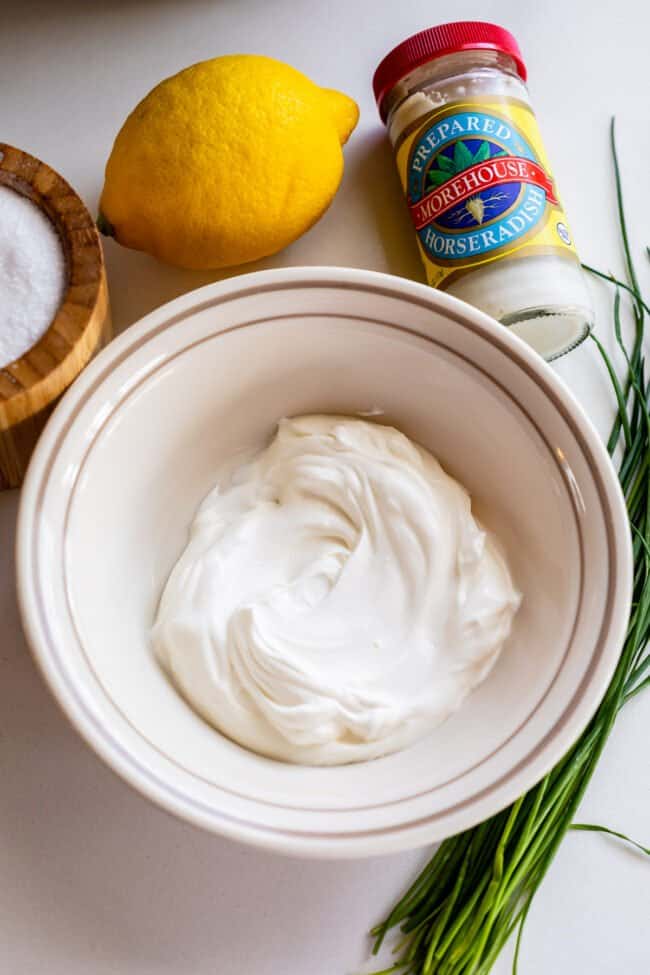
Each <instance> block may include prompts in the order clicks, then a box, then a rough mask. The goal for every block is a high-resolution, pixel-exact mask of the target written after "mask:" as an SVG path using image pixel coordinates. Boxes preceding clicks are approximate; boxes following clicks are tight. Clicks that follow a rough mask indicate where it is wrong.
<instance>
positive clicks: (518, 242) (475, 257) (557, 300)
mask: <svg viewBox="0 0 650 975" xmlns="http://www.w3.org/2000/svg"><path fill="white" fill-rule="evenodd" d="M525 81H526V67H525V65H524V62H523V60H522V56H521V52H520V50H519V47H518V45H517V42H516V40H515V39H514V37H513V36H512V34H510V33H509V32H508V31H506V30H504V29H503V28H502V27H497V26H496V25H494V24H486V23H480V22H472V21H468V22H460V23H453V24H443V25H441V26H440V27H432V28H430V29H429V30H424V31H422V32H421V33H419V34H415V35H414V36H413V37H409V38H408V39H407V40H405V41H403V42H402V43H401V44H399V45H398V46H397V47H396V48H395V49H394V50H393V51H391V52H390V54H388V55H387V56H386V57H385V58H384V60H383V61H382V62H381V64H380V65H379V67H378V68H377V71H376V72H375V76H374V79H373V88H374V92H375V98H376V99H377V105H378V107H379V112H380V115H381V117H382V119H383V121H384V122H385V123H386V125H387V126H388V133H389V136H390V139H391V142H392V144H393V147H394V151H395V157H396V162H397V168H398V170H399V175H400V179H401V182H402V187H403V189H404V193H405V195H406V200H407V204H408V207H409V211H410V214H411V219H412V221H413V225H414V227H415V233H416V236H417V241H418V246H419V248H420V254H421V256H422V261H423V263H424V267H425V270H426V275H427V280H428V282H429V284H430V285H432V286H433V287H435V288H441V289H442V290H444V291H448V292H449V293H450V294H453V295H456V296H457V297H458V298H462V299H464V300H465V301H468V302H470V303H471V304H472V305H475V306H476V307H477V308H480V309H482V310H483V311H485V312H487V314H488V315H492V317H493V318H496V319H498V320H499V321H500V322H501V323H502V324H503V325H506V326H507V327H509V328H510V329H511V330H512V331H513V332H515V333H516V334H517V335H519V336H520V337H521V338H523V339H525V340H526V341H527V342H528V343H529V344H530V345H532V346H533V348H534V349H536V350H537V351H538V352H539V353H540V354H541V355H543V356H544V357H545V358H546V359H548V360H551V359H555V358H557V356H560V355H562V354H563V353H564V352H568V351H569V349H572V348H574V347H575V346H576V345H578V344H579V343H580V342H581V341H582V340H583V339H584V338H585V337H586V336H587V335H588V334H589V330H590V328H591V326H592V323H593V310H592V307H591V302H590V299H589V293H588V290H587V286H586V282H585V276H584V273H583V270H582V268H581V266H580V261H579V258H578V254H577V252H576V249H575V246H574V243H573V236H572V234H571V231H570V229H569V223H568V221H567V218H566V215H565V213H564V210H563V208H562V204H561V202H560V198H559V195H558V192H557V187H556V185H555V182H554V180H553V176H552V173H551V169H550V167H549V163H548V159H547V157H546V153H545V151H544V147H543V145H542V141H541V138H540V134H539V130H538V128H537V121H536V119H535V115H534V113H533V110H532V108H531V105H530V101H529V98H528V90H527V88H526V84H525Z"/></svg>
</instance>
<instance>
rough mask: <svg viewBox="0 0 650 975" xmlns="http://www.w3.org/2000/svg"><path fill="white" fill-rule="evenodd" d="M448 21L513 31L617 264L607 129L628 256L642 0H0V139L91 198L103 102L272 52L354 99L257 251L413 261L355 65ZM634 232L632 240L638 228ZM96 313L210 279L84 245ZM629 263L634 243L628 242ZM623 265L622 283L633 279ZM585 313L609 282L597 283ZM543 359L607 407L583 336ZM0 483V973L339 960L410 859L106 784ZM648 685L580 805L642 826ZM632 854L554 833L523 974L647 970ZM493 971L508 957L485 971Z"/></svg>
mask: <svg viewBox="0 0 650 975" xmlns="http://www.w3.org/2000/svg"><path fill="white" fill-rule="evenodd" d="M449 16H465V17H471V16H474V17H479V18H482V19H493V20H497V21H501V22H502V23H504V24H505V25H506V26H508V27H510V28H511V29H512V30H513V32H514V33H515V34H516V36H517V37H518V38H519V40H520V43H521V46H522V48H523V51H524V56H525V58H526V60H527V62H528V66H529V74H530V79H531V91H532V97H533V102H534V104H535V106H536V109H537V112H538V115H539V116H540V120H541V127H542V132H543V134H544V136H545V141H546V144H547V148H548V150H549V153H550V156H551V159H552V160H553V161H554V167H555V175H556V177H557V180H558V183H559V186H560V188H561V192H562V195H563V198H564V202H565V204H566V206H567V209H568V211H569V216H570V219H571V221H572V226H573V230H574V233H575V235H576V238H577V240H578V244H579V248H580V251H581V254H582V256H583V259H585V260H589V261H590V262H591V263H593V264H595V265H597V266H601V267H605V268H609V267H612V268H614V269H616V270H620V268H621V257H620V250H619V246H618V239H617V237H616V234H615V233H614V232H613V215H614V210H613V203H614V198H613V192H612V179H611V166H610V162H609V156H608V150H607V123H608V119H609V116H610V114H611V113H612V112H616V113H617V115H618V121H619V147H620V151H621V156H622V161H623V173H624V177H625V182H626V187H627V200H628V209H629V215H630V219H631V224H632V228H633V232H632V238H633V242H634V244H635V245H636V250H637V252H638V253H639V254H640V253H641V244H645V243H647V242H648V241H647V237H648V234H649V231H648V228H649V227H650V197H649V196H648V192H647V160H648V158H649V157H650V123H649V122H648V99H647V40H648V35H649V31H648V28H649V27H650V11H649V10H648V6H647V3H646V2H645V0H620V2H618V3H617V4H616V5H604V4H602V5H600V4H594V3H593V2H591V0H580V2H566V3H562V4H560V3H546V4H539V3H538V4H534V3H521V2H518V0H507V2H506V0H500V2H496V0H495V2H483V3H478V2H468V3H465V4H463V5H462V8H455V9H454V10H453V11H450V10H449V8H448V7H447V8H445V9H443V8H442V7H435V5H434V7H432V6H431V4H430V3H425V2H424V0H417V2H416V0H404V2H402V3H393V2H387V0H381V2H379V0H374V2H370V0H357V2H350V0H330V2H329V3H328V4H327V5H321V4H313V3H311V2H308V0H274V2H273V3H269V2H268V0H248V2H245V0H240V2H236V0H230V2H222V3H216V2H214V0H203V2H198V0H197V2H190V0H186V2H184V3H178V0H159V2H155V0H131V2H128V3H127V2H123V3H111V4H100V3H95V4H88V3H85V2H82V0H79V2H76V3H65V2H60V3H57V4H54V3H49V2H46V0H44V2H42V3H39V4H35V3H30V2H24V3H21V4H13V5H11V6H10V7H9V9H7V10H4V11H3V24H2V32H1V33H0V114H1V117H2V120H3V128H2V138H3V139H4V140H6V141H8V142H13V143H15V144H17V145H19V146H20V147H21V148H24V149H27V150H29V151H32V152H34V153H35V154H36V155H38V156H41V157H42V158H43V159H44V160H45V161H47V162H48V163H49V164H51V165H53V166H54V167H55V168H57V169H59V170H60V171H61V172H62V173H63V175H64V176H66V177H67V178H68V179H69V180H70V181H71V182H72V183H73V185H74V186H75V187H76V188H77V189H78V190H79V192H80V193H81V195H82V196H83V197H84V198H85V200H86V202H87V203H88V204H89V205H90V206H91V207H94V206H95V204H96V201H97V198H98V195H99V191H100V188H101V171H102V166H103V162H104V160H105V158H106V156H107V154H108V152H109V150H110V146H111V142H112V139H113V136H114V134H115V132H116V131H117V128H118V127H119V125H120V124H121V122H122V121H123V118H124V116H125V115H126V114H127V112H128V111H130V109H131V108H132V107H133V105H134V104H135V102H136V101H137V100H138V99H139V98H140V97H141V96H142V95H143V94H144V93H145V92H146V91H147V90H148V89H149V88H150V87H151V86H152V85H153V84H154V83H155V82H157V81H158V80H160V79H161V78H162V77H163V76H165V75H168V74H171V73H172V72H173V71H175V70H178V69H179V68H181V67H183V66H185V65H186V64H187V63H190V62H191V61H194V60H200V59H201V58H204V57H209V56H213V55H216V54H219V53H225V52H228V51H233V50H248V51H258V52H261V53H268V54H272V55H275V56H277V57H281V58H284V59H285V60H288V61H290V62H293V63H294V64H295V65H296V66H297V67H299V68H302V69H304V70H305V71H306V72H308V73H310V74H311V75H312V76H313V77H314V79H315V80H318V81H320V82H322V83H323V84H325V85H330V86H338V87H340V88H342V89H344V90H346V91H347V92H348V93H349V94H351V95H352V96H353V97H355V98H356V99H357V100H358V101H359V103H360V105H361V110H362V117H361V122H360V125H359V128H358V130H357V132H356V133H355V134H354V135H353V136H352V139H351V142H350V145H349V146H348V147H347V148H346V164H347V172H346V175H345V177H344V183H343V187H342V189H341V191H340V193H339V195H338V196H337V198H336V200H335V202H334V205H333V207H332V208H331V210H330V211H329V212H328V214H327V215H326V216H325V217H324V219H323V220H322V221H321V222H320V223H319V224H318V225H317V226H316V227H315V228H314V229H313V230H312V231H310V232H309V233H308V234H307V235H306V236H305V237H304V238H303V239H302V240H301V241H300V242H298V243H297V244H295V245H294V246H293V247H291V248H289V249H288V250H287V251H285V252H284V253H283V254H281V255H279V256H278V258H276V259H274V260H273V261H269V262H265V263H264V264H263V265H260V266H279V265H287V264H322V263H339V264H349V265H357V266H362V267H370V268H377V269H379V270H386V271H391V272H392V273H396V274H404V275H406V276H411V277H414V278H416V279H417V280H421V279H422V273H421V269H420V264H419V259H418V256H417V252H416V249H415V246H414V243H413V240H412V232H411V230H410V227H409V224H408V216H407V214H406V212H405V208H404V207H403V203H402V201H401V198H400V191H399V187H398V183H397V177H396V175H395V173H394V169H393V165H392V160H391V155H390V148H389V146H388V142H387V139H386V138H385V135H384V133H383V131H382V128H381V126H380V125H379V123H378V120H377V116H376V114H375V111H374V106H373V103H372V98H371V92H370V77H371V74H372V71H373V69H374V67H375V65H376V63H377V62H378V60H379V59H380V58H381V57H382V56H383V54H385V53H386V51H387V50H388V49H389V47H391V46H392V45H393V44H394V43H396V42H398V41H399V40H401V39H402V38H403V37H404V36H406V35H407V34H408V33H410V32H412V31H414V30H418V29H421V28H422V27H425V26H429V24H431V23H433V22H436V21H437V20H439V19H445V18H447V19H448V18H449ZM644 235H645V236H644ZM107 256H108V268H109V286H110V288H111V296H112V302H113V310H114V317H115V321H116V324H117V325H118V327H120V328H122V327H125V326H127V325H128V324H130V323H131V322H133V321H134V320H135V319H136V318H138V317H139V316H140V315H141V314H143V313H144V312H146V311H149V310H150V309H151V308H153V307H154V306H155V305H157V304H159V303H160V302H162V301H164V300H167V299H168V298H170V297H173V296H175V295H176V294H179V293H181V292H183V291H185V290H188V289H190V288H193V287H196V286H198V285H199V284H202V283H204V282H205V281H207V280H212V276H210V275H205V274H196V273H190V272H182V271H174V270H170V269H166V268H162V267H161V266H159V265H157V264H156V263H155V262H154V261H152V260H150V259H148V258H147V257H144V256H141V255H137V254H135V253H131V252H127V251H121V250H119V249H118V248H117V247H116V246H113V245H109V246H108V247H107ZM640 260H641V258H640ZM647 267H648V265H647V264H646V265H645V269H644V271H643V281H644V283H645V285H646V286H650V275H649V274H648V271H647ZM595 293H596V295H597V297H598V311H599V316H598V317H599V323H600V324H599V328H600V331H601V333H602V332H604V330H605V329H606V328H607V326H608V322H609V317H608V308H609V303H610V298H609V296H608V295H607V293H606V291H605V290H601V289H600V288H597V289H596V290H595ZM558 371H559V372H560V373H561V374H562V375H563V376H564V377H565V378H567V379H568V381H569V382H570V384H571V386H572V387H573V389H574V390H575V391H576V392H577V393H578V395H579V396H580V398H581V399H582V401H583V402H584V403H585V404H586V405H587V406H588V408H589V410H590V412H591V413H592V415H593V416H594V417H595V419H596V420H597V422H598V423H599V425H600V427H601V428H602V429H604V428H605V427H606V425H607V421H608V417H609V414H610V412H611V395H610V391H609V387H608V384H607V380H606V379H605V378H604V377H603V374H602V370H601V369H600V366H599V365H598V363H597V360H596V358H595V355H594V352H593V349H592V348H591V347H590V346H587V347H583V348H582V349H581V350H579V351H577V352H575V353H573V354H572V355H571V356H570V357H569V358H567V359H566V360H565V361H564V362H562V363H561V364H560V365H559V367H558ZM16 501H17V498H16V496H15V495H14V496H12V495H4V496H0V559H1V566H0V571H1V572H2V582H1V586H0V620H1V621H2V622H1V626H2V637H1V638H0V654H1V665H2V669H1V671H0V774H1V776H2V779H1V788H0V874H1V876H2V884H1V885H0V970H2V972H3V975H4V972H5V971H6V972H7V973H8V975H14V973H20V975H22V973H23V972H24V973H26V975H31V973H32V972H40V971H47V972H48V975H86V973H88V972H89V971H92V972H93V973H94V975H113V973H116V975H117V973H118V972H119V973H120V975H208V973H209V975H212V973H214V972H219V973H224V975H231V973H232V975H235V973H236V972H239V971H248V972H251V973H253V972H254V973H255V975H278V973H280V972H282V973H283V975H284V973H287V975H294V973H295V975H302V973H304V972H306V971H308V972H309V973H310V975H336V973H342V975H343V973H349V972H351V971H354V970H358V967H359V964H360V963H361V961H362V960H363V959H364V957H365V948H366V944H365V942H364V940H363V933H364V931H365V930H366V929H367V928H368V927H369V926H370V924H371V923H372V922H374V921H375V920H377V918H378V917H379V916H380V915H381V913H382V911H384V910H385V909H386V908H387V907H388V906H389V904H390V903H391V902H392V901H393V899H394V898H395V896H396V894H397V893H398V892H399V891H400V890H401V888H402V885H403V884H404V883H405V882H406V881H408V880H409V879H410V878H411V877H412V876H413V874H414V872H415V870H416V869H417V867H418V865H419V864H420V863H421V862H422V861H423V860H424V859H425V857H426V853H425V852H424V851H423V852H422V853H417V854H406V855H404V854H403V855H400V856H393V857H390V858H386V859H380V860H373V861H366V862H361V863H353V862H350V863H344V864H336V863H329V864H322V863H321V864H319V863H306V862H298V861H292V860H286V859H282V858H276V857H273V856H270V855H267V854H261V853H259V852H256V851H254V850H247V849H245V848H242V847H238V846H235V845H233V844H231V843H229V842H226V841H221V840H218V839H215V838H214V837H212V836H209V835H207V834H204V833H201V832H199V831H198V830H195V829H192V828H190V827H186V826H183V825H181V824H180V823H178V822H176V821H174V820H172V819H170V818H169V817H167V816H165V815H164V814H163V813H161V812H159V811H158V810H156V809H155V808H153V807H152V806H151V805H150V804H149V803H147V802H146V801H145V800H143V799H140V798H139V797H138V796H137V795H135V794H134V793H133V792H132V791H131V790H130V789H129V788H128V787H127V786H125V785H123V784H122V783H121V782H120V781H119V780H118V779H116V778H115V777H114V776H113V775H112V774H111V773H110V772H109V771H108V770H107V769H106V768H105V767H104V766H103V765H102V764H101V763H100V762H99V761H98V760H97V759H96V758H95V757H94V755H93V754H92V753H91V752H90V751H89V750H88V749H87V748H86V746H85V745H83V744H82V742H81V741H80V740H79V739H78V738H77V736H76V734H75V733H74V732H73V731H72V730H71V729H70V728H69V727H68V726H67V725H66V723H65V721H64V720H63V719H62V717H61V715H60V713H59V712H58V710H57V708H56V706H55V705H54V703H53V701H52V699H51V697H50V695H49V694H48V692H47V691H46V690H45V688H44V686H43V684H42V682H41V680H40V678H39V677H38V676H37V674H36V673H35V671H34V667H33V664H32V663H31V660H30V658H29V656H28V654H27V650H26V648H25V645H24V641H23V638H22V636H21V631H20V624H19V621H18V617H17V611H16V606H15V597H14V589H13V565H12V561H13V560H12V545H13V535H14V520H15V508H16ZM649 735H650V700H649V699H648V698H647V697H646V698H643V697H640V698H639V699H638V700H637V701H636V702H635V703H633V704H632V705H630V707H629V708H628V709H626V711H625V713H624V715H623V716H622V718H621V719H620V722H619V725H618V726H617V729H616V731H615V732H614V735H613V737H612V739H611V741H610V743H609V746H608V748H607V751H606V753H605V755H604V757H603V760H602V762H601V765H600V767H599V769H598V772H597V774H596V777H595V779H594V782H593V783H592V786H591V788H590V790H589V793H588V795H587V797H586V799H585V802H584V804H583V808H582V810H581V812H580V818H581V819H587V818H589V817H591V818H593V819H596V820H599V821H602V822H606V823H608V824H609V825H610V826H613V827H614V828H620V829H623V830H625V831H628V832H630V833H631V834H632V835H637V836H638V837H639V838H640V839H642V840H643V839H644V840H645V842H646V843H647V842H648V841H649V837H648V822H649V817H648V810H649V808H650V768H649V763H648V759H647V742H648V740H649ZM649 870H650V868H649V867H648V865H647V863H645V862H643V861H642V859H641V858H640V857H639V856H636V855H635V854H632V853H631V852H629V851H627V850H624V849H621V848H620V847H618V846H616V845H615V844H614V843H613V842H610V841H608V840H606V839H604V838H602V837H598V836H595V835H590V834H577V835H573V836H569V837H568V838H567V839H566V841H565V843H564V845H563V848H562V850H561V852H560V854H559V856H558V858H557V860H556V862H555V864H554V866H553V867H552V869H551V872H550V873H549V875H548V877H547V879H546V881H545V884H544V887H543V889H542V891H541V894H540V895H539V898H538V900H537V901H536V904H535V908H534V910H533V911H532V913H531V916H530V920H529V925H528V931H527V935H526V939H525V941H524V945H523V949H522V971H523V972H525V973H526V975H548V973H549V972H553V975H573V973H575V972H589V975H609V973H611V972H614V971H621V972H625V973H626V975H642V973H644V972H645V971H647V967H648V961H649V956H650V949H649V948H648V942H647V929H646V930H644V926H645V925H647V904H648V898H649V896H650V873H649ZM494 971H495V972H496V973H497V975H505V973H506V972H507V971H509V968H508V964H507V952H506V954H505V955H504V956H503V957H502V958H501V959H500V961H499V962H498V964H497V965H496V966H495V969H494Z"/></svg>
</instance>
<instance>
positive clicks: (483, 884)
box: [372, 120, 650, 975]
mask: <svg viewBox="0 0 650 975" xmlns="http://www.w3.org/2000/svg"><path fill="white" fill-rule="evenodd" d="M610 142H611V152H612V161H613V167H614V180H615V187H616V203H617V213H618V226H619V231H620V235H621V240H622V244H623V254H624V261H625V274H626V278H627V280H625V281H623V280H620V279H618V278H616V277H615V276H614V275H612V274H606V273H605V272H603V271H599V270H597V269H596V268H593V267H591V266H589V265H583V266H584V267H585V269H586V270H587V271H589V272H590V273H591V274H593V275H595V276H596V277H598V278H599V279H601V280H604V281H607V282H608V283H609V284H610V286H612V287H613V288H614V308H613V332H614V337H615V340H616V343H617V345H618V347H619V348H620V350H621V352H622V354H623V360H624V362H625V371H624V375H623V377H622V378H621V379H619V377H618V375H617V372H616V370H615V368H614V366H613V364H612V362H611V361H610V358H609V356H608V354H607V352H606V350H605V348H604V346H603V344H602V343H601V342H600V341H599V340H598V339H597V338H596V337H595V336H594V342H595V343H596V346H597V348H598V352H599V354H600V357H601V358H602V361H603V363H604V366H605V369H606V371H607V374H608V376H609V378H610V381H611V384H612V390H613V393H614V398H615V401H616V415H615V419H614V423H613V425H612V430H611V434H610V437H609V440H608V443H607V447H608V450H609V452H610V454H614V452H615V451H616V450H617V449H618V448H620V449H621V460H620V464H619V470H618V473H619V479H620V482H621V487H622V489H623V493H624V495H625V499H626V505H627V511H628V516H629V520H630V531H631V534H632V545H633V553H634V583H633V597H632V609H631V613H630V621H629V626H628V631H627V635H626V638H625V643H624V645H623V649H622V652H621V656H620V658H619V661H618V664H617V666H616V670H615V673H614V676H613V678H612V680H611V683H610V685H609V687H608V689H607V692H606V694H605V696H604V698H603V700H602V702H601V704H600V706H599V708H598V710H597V711H596V713H595V715H594V716H593V718H592V719H591V721H590V722H589V724H588V725H587V728H586V729H585V731H584V732H583V733H582V735H581V736H580V738H579V739H578V741H577V742H576V743H575V744H574V745H573V747H572V748H571V749H570V750H569V752H568V753H567V754H566V755H565V756H564V758H562V759H561V760H560V761H559V762H558V763H557V765H556V766H555V767H554V768H553V769H552V770H551V772H549V773H548V775H547V776H546V777H545V778H544V779H542V781H541V782H539V783H538V784H537V785H536V786H534V787H533V788H532V789H530V790H529V791H528V792H527V793H526V794H525V795H524V796H522V797H521V798H520V799H519V800H517V802H516V803H514V804H513V805H512V806H511V807H510V808H509V809H506V810H503V811H502V812H500V813H498V814H497V815H495V816H493V817H491V819H488V820H486V821H485V822H484V823H481V824H480V825H479V826H476V827H474V828H473V829H469V830H465V831H464V832H463V833H460V834H459V835H458V836H452V837H450V838H449V839H447V840H444V841H443V842H442V843H441V844H440V846H439V847H438V849H437V850H436V851H435V853H434V854H433V856H432V858H431V860H430V861H429V863H428V864H427V866H426V867H425V868H424V870H423V871H422V872H421V873H420V875H419V877H418V878H417V879H416V880H415V882H414V883H413V884H412V885H411V887H410V889H409V890H408V891H407V892H406V894H405V895H404V897H403V898H402V899H401V900H400V901H399V902H398V903H397V904H396V906H395V907H394V908H393V910H392V912H391V913H390V914H389V915H388V917H387V918H386V920H385V921H383V922H382V923H381V924H379V925H377V926H376V927H375V928H374V929H373V931H372V934H373V936H374V938H375V945H374V951H375V952H377V951H378V950H379V948H380V947H381V944H382V942H383V940H384V938H385V936H386V934H387V933H388V931H389V930H390V929H391V928H393V927H395V926H397V925H399V926H400V927H401V929H402V934H403V938H402V941H401V942H400V943H399V944H398V946H397V948H396V949H395V952H396V955H397V962H396V963H395V965H394V966H392V967H391V968H390V969H387V971H391V972H392V971H401V972H403V973H405V975H488V973H489V972H490V970H491V969H492V966H493V964H494V962H495V961H496V959H497V958H498V956H499V953H500V952H501V949H502V948H503V946H504V945H505V943H506V942H507V941H508V939H509V938H510V937H511V936H512V934H513V933H514V932H515V931H516V932H517V934H516V942H515V952H514V958H513V967H512V971H513V973H514V975H516V973H517V968H518V964H519V958H520V953H521V947H522V937H523V930H524V926H525V924H526V920H527V918H528V916H529V912H530V909H531V906H532V904H533V900H534V898H535V894H536V893H537V891H538V889H539V887H540V885H541V883H542V882H543V880H544V877H545V875H546V872H547V870H548V869H549V868H550V866H551V864H552V862H553V859H554V857H555V854H556V853H557V850H558V848H559V846H560V844H561V842H562V840H563V838H564V836H565V835H566V833H567V832H568V831H569V830H570V829H575V830H585V831H591V832H600V833H604V834H607V835H609V836H612V837H614V838H616V839H619V840H621V841H623V842H625V843H629V844H630V845H631V846H633V847H634V848H635V849H638V850H639V851H640V852H642V853H645V854H648V855H650V848H648V847H644V846H642V845H641V844H640V843H637V842H636V841H635V840H631V839H630V838H629V837H628V836H626V835H625V834H624V833H621V832H618V831H617V830H613V829H609V828H608V827H606V826H599V825H594V824H588V823H573V818H574V816H575V813H576V810H577V808H578V805H579V804H580V802H581V800H582V797H583V795H584V793H585V791H586V789H587V787H588V785H589V782H590V780H591V777H592V775H593V773H594V771H595V769H596V767H597V765H598V761H599V759H600V756H601V754H602V751H603V748H604V747H605V744H606V742H607V739H608V737H609V734H610V732H611V730H612V728H613V726H614V722H615V721H616V717H617V715H618V714H619V712H620V710H621V708H622V707H623V706H624V705H625V704H626V703H627V702H628V701H629V700H631V698H632V697H634V696H636V695H637V694H638V693H640V691H642V690H644V689H645V688H646V687H650V650H649V648H648V644H649V640H650V476H649V475H650V384H648V383H647V382H646V378H645V362H644V357H643V342H644V337H645V320H646V319H645V316H646V314H647V315H648V316H650V304H649V303H648V302H647V301H646V300H645V299H644V298H643V296H642V295H641V291H640V288H639V280H638V277H637V273H636V268H635V266H634V261H633V257H632V250H631V247H630V241H629V237H628V232H627V223H626V219H625V210H624V206H623V187H622V180H621V173H620V168H619V162H618V154H617V150H616V135H615V126H614V120H612V124H611V129H610ZM647 256H648V257H649V258H650V247H649V248H647ZM623 292H624V293H625V294H627V295H629V297H630V306H629V308H630V311H631V316H632V324H633V338H632V340H631V342H630V343H629V344H626V341H625V339H624V335H623V327H622V314H623V307H622V305H623V303H622V301H621V295H622V293H623Z"/></svg>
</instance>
